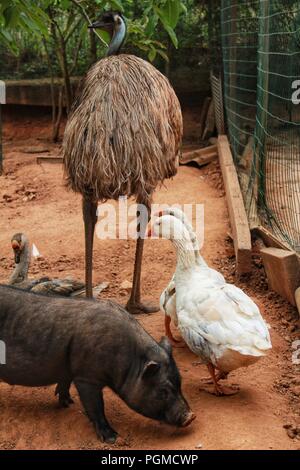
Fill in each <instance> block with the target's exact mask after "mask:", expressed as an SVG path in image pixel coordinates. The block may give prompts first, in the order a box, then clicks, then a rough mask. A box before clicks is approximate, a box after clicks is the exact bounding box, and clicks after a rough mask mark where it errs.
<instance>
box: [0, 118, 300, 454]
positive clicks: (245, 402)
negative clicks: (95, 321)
mask: <svg viewBox="0 0 300 470" xmlns="http://www.w3.org/2000/svg"><path fill="white" fill-rule="evenodd" d="M185 123H186V129H188V130H189V131H191V133H192V135H193V137H194V135H195V114H191V113H186V114H185ZM49 135H50V127H49V119H48V116H46V115H45V116H44V117H41V116H40V117H39V118H37V116H35V115H34V114H32V115H29V116H27V117H26V116H24V113H21V114H19V118H16V116H11V115H10V116H6V120H5V128H4V140H5V142H4V151H5V172H4V175H3V176H2V177H1V178H0V214H1V216H0V247H1V248H0V250H1V251H0V282H2V283H6V282H7V280H8V277H9V274H10V272H11V269H12V268H13V259H12V253H11V249H10V243H9V242H10V238H11V236H12V234H13V233H15V232H17V231H23V232H25V233H26V234H27V235H28V237H29V238H30V240H31V242H34V243H35V244H36V245H37V247H38V249H39V251H40V253H41V255H42V259H39V260H36V261H34V262H33V264H32V266H31V271H30V276H32V277H34V276H35V277H39V276H43V275H51V276H53V277H55V276H56V277H67V276H68V275H72V276H73V277H75V278H78V279H82V278H83V267H84V250H83V226H82V217H81V200H80V197H79V196H78V195H74V194H72V193H70V192H67V191H66V190H65V188H64V184H63V172H62V167H61V165H51V164H42V165H37V164H36V157H37V155H39V153H32V152H33V151H40V150H42V149H45V148H47V149H48V150H49V153H50V154H51V155H57V154H58V153H59V146H58V145H53V144H51V143H49V140H48V138H49ZM188 137H189V135H188V136H187V138H188ZM24 150H25V151H26V152H29V153H24ZM30 152H31V153H30ZM178 201H179V202H180V203H183V202H184V203H203V204H204V206H205V242H204V247H203V250H202V253H203V255H204V257H205V259H206V260H207V261H208V262H209V263H210V264H211V265H212V266H213V267H215V268H217V269H219V270H220V271H221V272H222V273H223V274H224V275H225V277H226V279H227V280H228V281H229V282H237V281H236V280H235V278H234V267H235V266H234V254H233V247H232V243H231V240H230V237H229V236H228V232H229V231H230V227H229V222H228V214H227V208H226V202H225V198H224V190H223V186H222V180H221V176H220V171H219V167H218V165H217V164H216V163H211V164H210V165H208V166H206V167H205V168H202V169H198V168H192V167H181V168H180V170H179V173H178V175H177V176H176V177H175V178H174V179H173V180H172V181H168V182H167V184H166V186H165V187H164V188H162V189H160V190H158V191H157V193H156V194H155V202H165V203H174V202H178ZM94 260H95V271H94V281H95V283H100V282H101V281H108V282H109V287H108V288H107V289H106V290H105V291H104V292H103V293H102V296H103V297H105V298H111V299H115V300H116V301H118V302H120V303H121V304H125V302H126V299H127V296H128V293H127V292H125V291H122V290H121V289H120V284H121V283H122V282H123V281H124V280H131V276H132V268H133V260H134V242H133V241H126V240H116V241H111V240H108V241H101V240H98V239H96V242H95V252H94ZM174 268H175V256H174V251H173V249H172V246H171V244H170V243H169V242H167V241H162V240H150V241H147V243H146V248H145V256H144V270H143V291H144V297H145V298H146V299H149V300H151V301H158V299H159V295H160V293H161V291H162V289H163V288H164V287H165V286H166V284H167V283H168V281H169V279H170V277H171V276H172V274H173V272H174ZM237 284H238V285H239V286H240V287H242V288H244V289H245V291H246V292H247V293H248V294H249V295H251V296H252V298H253V299H254V300H255V301H257V302H258V304H259V306H260V307H261V309H262V312H263V315H264V316H265V318H266V320H267V321H268V322H269V323H270V325H271V327H272V329H271V336H272V341H273V350H272V352H271V353H270V354H269V356H267V357H266V358H264V359H262V360H261V361H259V362H258V363H257V364H256V365H254V366H252V367H250V368H249V369H247V370H246V369H244V370H242V369H241V370H238V371H236V372H234V373H233V374H232V377H231V381H232V382H235V383H238V384H239V385H240V387H241V391H240V393H239V394H237V395H235V396H232V397H223V398H217V397H215V396H212V395H209V394H207V393H206V392H204V391H200V390H199V378H200V377H203V376H206V375H207V373H206V370H205V367H204V366H203V365H195V364H194V363H195V361H197V358H196V357H195V356H194V355H193V354H192V353H191V352H189V350H188V349H186V348H184V349H175V350H174V355H175V358H176V361H177V364H178V366H179V368H180V371H181V374H182V377H183V389H184V394H185V396H186V397H187V399H188V401H189V403H190V405H191V407H192V409H193V411H194V412H195V413H196V414H197V419H196V421H194V423H193V424H192V425H191V426H190V427H189V428H187V429H185V430H179V429H174V428H172V427H169V426H166V425H163V424H159V423H157V422H155V421H152V420H149V419H146V418H143V417H141V416H139V415H137V414H136V413H134V412H133V411H131V410H130V409H128V408H127V406H126V405H125V404H124V403H123V402H122V401H121V400H120V399H119V398H118V397H117V396H115V395H114V394H113V393H112V392H111V391H110V390H107V391H106V393H105V395H106V410H107V416H108V418H109V420H110V421H111V423H112V425H113V427H114V428H115V429H116V430H117V431H118V432H119V434H120V436H121V437H120V439H119V440H118V442H117V443H116V444H115V445H114V446H112V448H118V449H199V448H203V449H300V416H299V396H300V378H299V366H295V365H293V364H292V360H291V358H292V349H291V343H292V341H294V340H295V339H297V338H298V339H299V337H300V330H299V324H298V315H297V313H296V309H294V308H293V307H291V306H290V305H289V304H287V303H286V302H285V301H284V300H282V299H281V298H279V297H278V296H277V295H276V294H274V293H272V292H269V291H268V288H267V285H266V281H265V277H264V272H263V267H262V264H261V260H260V258H259V256H258V255H254V263H253V273H252V276H251V277H249V278H248V279H244V280H241V281H240V282H238V283H237ZM138 320H139V321H140V322H141V323H142V325H143V326H144V327H145V328H146V330H147V331H149V332H150V333H151V334H152V335H153V336H154V337H155V338H156V339H159V338H160V337H161V336H162V335H163V333H164V328H163V315H162V314H161V313H157V314H154V315H151V316H147V315H141V316H139V317H138ZM297 367H298V368H297ZM72 395H73V397H75V404H74V405H72V406H71V407H70V408H69V409H59V408H58V406H57V400H56V399H55V398H54V387H45V388H35V389H27V388H24V387H18V386H9V385H6V384H4V383H1V384H0V408H1V423H0V448H2V449H71V448H75V449H104V448H106V449H107V448H109V447H108V446H107V445H105V444H102V443H101V442H100V441H99V440H98V439H97V437H96V435H95V433H94V430H93V428H92V426H91V425H90V423H89V421H88V420H87V418H86V417H85V415H84V413H83V410H82V407H81V404H80V402H79V399H78V396H77V394H76V391H75V390H74V388H73V387H72ZM285 425H288V426H289V427H287V428H285V427H284V426H285Z"/></svg>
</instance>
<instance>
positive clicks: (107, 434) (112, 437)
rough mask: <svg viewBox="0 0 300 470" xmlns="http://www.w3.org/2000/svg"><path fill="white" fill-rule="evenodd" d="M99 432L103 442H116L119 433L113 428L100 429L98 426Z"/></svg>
mask: <svg viewBox="0 0 300 470" xmlns="http://www.w3.org/2000/svg"><path fill="white" fill-rule="evenodd" d="M96 430H97V434H98V436H99V437H100V439H101V441H102V442H107V443H108V444H114V443H115V442H116V440H117V437H118V433H116V431H114V430H113V429H111V428H106V429H99V428H98V427H96Z"/></svg>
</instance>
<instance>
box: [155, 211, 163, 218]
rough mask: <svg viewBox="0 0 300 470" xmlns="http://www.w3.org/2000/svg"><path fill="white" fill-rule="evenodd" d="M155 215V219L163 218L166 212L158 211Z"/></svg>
mask: <svg viewBox="0 0 300 470" xmlns="http://www.w3.org/2000/svg"><path fill="white" fill-rule="evenodd" d="M154 215H155V217H162V216H163V215H164V211H158V212H156V213H155V214H154Z"/></svg>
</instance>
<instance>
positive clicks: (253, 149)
mask: <svg viewBox="0 0 300 470" xmlns="http://www.w3.org/2000/svg"><path fill="white" fill-rule="evenodd" d="M221 26H222V32H221V36H222V50H223V68H224V98H225V110H226V121H227V128H228V134H229V138H230V142H231V146H232V151H233V155H234V160H235V163H236V166H237V170H238V175H239V179H240V184H241V188H242V192H243V195H244V199H245V205H246V209H247V211H248V215H249V221H250V225H251V226H255V225H257V224H262V225H264V226H265V227H266V228H268V229H269V230H271V231H272V232H273V233H274V234H275V235H276V236H277V237H278V238H280V239H281V240H282V241H285V242H287V243H288V244H289V245H290V246H291V247H292V248H294V249H295V250H297V251H300V104H299V103H298V100H297V98H300V93H297V88H298V89H299V88H300V82H299V80H300V2H299V0H298V1H294V0H285V1H276V0H273V1H270V0H261V1H239V2H237V1H236V0H223V1H222V8H221ZM297 81H298V83H297Z"/></svg>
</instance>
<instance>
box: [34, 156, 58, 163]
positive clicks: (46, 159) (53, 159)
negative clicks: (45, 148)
mask: <svg viewBox="0 0 300 470" xmlns="http://www.w3.org/2000/svg"><path fill="white" fill-rule="evenodd" d="M36 162H37V163H38V164H40V163H63V158H62V157H49V156H47V157H46V156H44V155H43V156H40V157H37V158H36Z"/></svg>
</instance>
